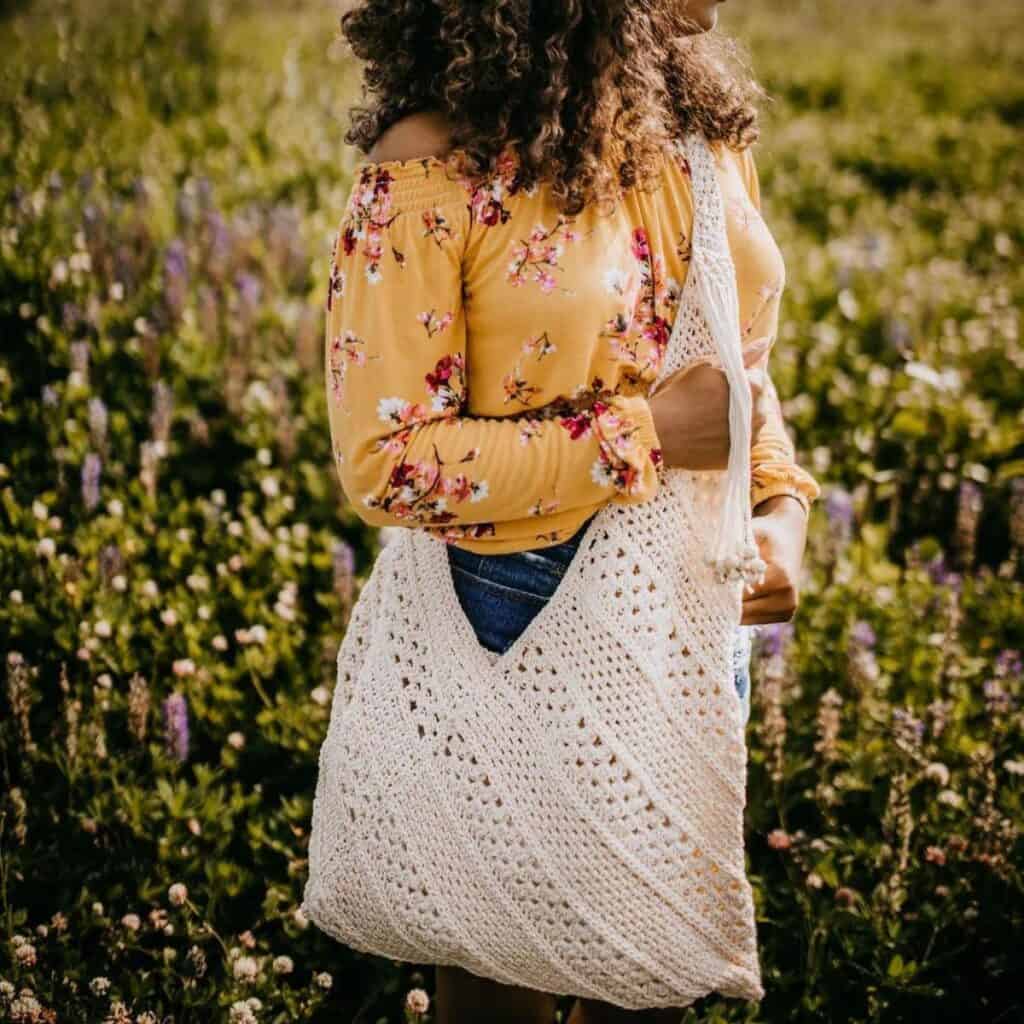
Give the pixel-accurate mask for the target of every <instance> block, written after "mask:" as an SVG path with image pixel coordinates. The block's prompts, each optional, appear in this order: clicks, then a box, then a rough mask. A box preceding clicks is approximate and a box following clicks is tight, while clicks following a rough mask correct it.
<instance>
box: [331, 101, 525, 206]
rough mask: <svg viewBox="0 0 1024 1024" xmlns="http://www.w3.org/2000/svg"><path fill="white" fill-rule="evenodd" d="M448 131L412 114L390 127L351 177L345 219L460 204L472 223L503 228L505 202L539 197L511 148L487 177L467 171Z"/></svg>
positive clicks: (433, 119) (430, 118) (432, 118)
mask: <svg viewBox="0 0 1024 1024" xmlns="http://www.w3.org/2000/svg"><path fill="white" fill-rule="evenodd" d="M449 138H450V136H449V132H448V130H447V126H446V125H445V123H444V122H443V120H440V119H439V118H437V117H436V116H433V115H426V114H425V115H422V116H421V115H419V114H411V115H408V116H406V117H404V118H402V119H401V120H400V121H398V122H396V123H395V124H394V125H392V127H391V128H389V129H388V131H387V132H385V133H384V135H382V136H381V138H380V139H379V140H378V142H377V144H376V145H374V147H373V148H372V149H371V150H370V152H369V153H368V154H367V157H366V158H365V159H363V160H360V161H358V162H357V163H356V164H355V166H354V168H353V172H352V179H353V180H352V192H351V194H350V196H349V201H348V203H347V204H346V216H348V215H351V214H353V213H355V214H358V213H359V211H361V210H365V209H366V208H367V207H368V206H369V205H373V206H374V207H375V208H377V209H380V207H381V206H382V205H383V206H385V207H387V208H388V209H390V210H392V211H393V212H394V213H396V214H397V213H401V212H408V211H415V212H425V211H429V210H430V209H431V208H432V207H434V206H438V205H441V206H443V205H445V204H451V205H458V206H460V207H462V208H463V209H465V211H466V212H467V215H468V216H469V217H470V219H471V221H472V222H479V223H481V224H483V225H485V226H489V225H491V224H494V223H498V222H500V223H505V222H506V221H507V220H508V219H509V217H510V213H511V211H510V209H509V207H508V205H507V204H506V202H505V200H507V199H510V198H511V197H529V196H534V195H536V194H537V188H536V186H530V185H528V184H527V183H526V182H524V181H523V180H522V179H521V177H520V173H519V170H520V168H519V161H518V157H517V154H516V150H515V147H514V146H513V145H512V144H511V143H510V144H509V145H507V146H506V147H504V149H502V151H501V152H500V153H499V154H498V157H497V159H496V160H495V162H494V166H493V168H491V169H489V170H488V171H487V172H485V173H484V174H475V175H474V174H471V173H469V171H468V169H467V168H468V163H467V158H468V154H467V152H466V151H465V150H464V149H462V148H460V147H450V146H449Z"/></svg>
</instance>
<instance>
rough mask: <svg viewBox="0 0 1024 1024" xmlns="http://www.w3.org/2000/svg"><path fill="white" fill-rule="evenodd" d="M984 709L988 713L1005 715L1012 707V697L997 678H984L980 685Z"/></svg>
mask: <svg viewBox="0 0 1024 1024" xmlns="http://www.w3.org/2000/svg"><path fill="white" fill-rule="evenodd" d="M982 691H983V692H984V694H985V710H986V711H988V713H989V714H990V715H1005V714H1006V713H1007V712H1008V711H1009V710H1010V709H1011V708H1012V707H1013V697H1011V696H1010V692H1009V691H1008V690H1007V689H1006V687H1004V686H1003V684H1002V683H1001V682H1000V681H999V680H998V679H986V680H985V682H984V684H983V685H982Z"/></svg>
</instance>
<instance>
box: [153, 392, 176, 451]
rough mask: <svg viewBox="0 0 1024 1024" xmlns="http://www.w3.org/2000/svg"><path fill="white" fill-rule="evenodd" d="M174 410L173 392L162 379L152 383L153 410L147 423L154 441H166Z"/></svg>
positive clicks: (169, 432)
mask: <svg viewBox="0 0 1024 1024" xmlns="http://www.w3.org/2000/svg"><path fill="white" fill-rule="evenodd" d="M173 412H174V392H173V391H172V390H171V387H170V385H169V384H168V383H167V382H166V381H165V380H163V379H160V380H158V381H157V382H156V383H155V384H154V385H153V411H152V412H151V413H150V417H149V423H150V429H151V431H152V433H153V440H154V441H164V442H166V441H167V439H168V437H170V434H171V416H172V414H173Z"/></svg>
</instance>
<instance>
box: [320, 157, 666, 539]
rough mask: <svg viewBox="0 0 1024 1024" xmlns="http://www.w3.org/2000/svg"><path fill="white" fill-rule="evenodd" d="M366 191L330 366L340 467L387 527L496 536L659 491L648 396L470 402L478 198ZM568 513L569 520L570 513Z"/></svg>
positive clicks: (345, 258)
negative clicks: (497, 529) (468, 268)
mask: <svg viewBox="0 0 1024 1024" xmlns="http://www.w3.org/2000/svg"><path fill="white" fill-rule="evenodd" d="M363 189H364V191H363V193H362V194H359V186H357V189H356V192H357V195H356V199H355V201H354V202H350V204H349V206H348V207H347V209H346V213H345V215H344V217H343V219H342V222H341V225H340V227H339V229H338V233H337V236H336V238H335V244H334V249H333V252H332V257H331V266H330V281H329V284H328V296H327V317H326V324H327V331H326V344H325V368H326V384H327V398H328V413H329V421H330V430H331V440H332V449H333V454H334V461H335V464H336V466H337V470H338V472H339V475H340V479H341V483H342V487H343V489H344V491H345V493H346V495H347V497H348V499H349V501H350V502H351V504H352V507H353V509H354V510H355V511H356V513H357V514H358V515H359V516H360V518H361V519H363V520H364V521H365V522H367V523H369V524H371V525H374V526H405V527H418V528H426V529H430V530H432V531H434V532H437V533H441V534H445V535H446V536H447V537H449V538H454V537H458V536H461V537H477V538H479V537H485V536H487V535H489V534H490V533H492V532H493V524H495V523H498V522H509V521H513V520H524V519H527V518H535V519H539V520H540V522H538V523H537V524H536V526H535V531H536V532H539V531H542V530H543V529H544V519H545V517H550V518H551V520H552V522H554V521H564V520H565V513H566V512H568V511H569V510H572V509H577V510H578V509H582V508H587V509H589V510H593V509H596V508H597V507H599V506H600V505H601V504H603V503H604V502H605V501H616V502H622V503H627V504H629V503H637V502H643V501H646V500H648V499H650V498H651V497H652V496H653V494H654V493H655V491H656V489H657V486H658V481H659V476H658V472H659V470H658V467H659V465H660V458H661V451H660V447H659V444H658V438H657V434H656V432H655V428H654V421H653V418H652V415H651V410H650V406H649V405H648V402H647V399H646V396H644V395H642V394H632V395H623V394H614V393H611V392H607V391H604V390H600V389H597V390H595V389H593V388H588V389H586V390H585V391H582V390H581V392H580V393H579V394H578V395H575V396H566V400H565V401H563V402H560V403H557V404H555V403H553V404H551V405H550V406H549V407H546V408H544V407H542V408H540V409H537V410H531V411H530V412H528V413H518V414H515V415H511V416H507V417H480V416H473V415H470V414H469V413H468V412H467V408H468V400H469V396H468V391H467V385H466V380H467V375H466V369H467V328H466V317H465V311H464V308H463V293H464V288H465V287H466V282H464V281H463V275H462V266H463V254H464V250H465V247H466V244H467V237H468V234H469V231H470V227H471V219H470V212H469V210H468V208H467V205H466V203H465V198H464V197H463V196H461V195H460V194H458V193H455V192H453V191H449V192H447V193H445V194H443V195H441V196H440V197H439V196H437V195H435V196H432V197H429V201H427V200H426V199H425V198H424V196H423V194H422V193H421V194H419V195H418V196H416V197H413V198H412V200H411V201H409V202H403V203H401V204H399V203H398V202H396V201H395V199H394V196H393V195H391V194H389V192H388V189H387V188H385V189H383V190H381V188H380V178H379V176H378V178H377V180H376V181H375V182H374V181H373V180H371V178H365V177H364V186H363ZM559 517H561V519H560V520H559Z"/></svg>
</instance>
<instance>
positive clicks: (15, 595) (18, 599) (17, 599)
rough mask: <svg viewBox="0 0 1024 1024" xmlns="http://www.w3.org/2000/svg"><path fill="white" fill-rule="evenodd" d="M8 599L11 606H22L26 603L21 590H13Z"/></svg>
mask: <svg viewBox="0 0 1024 1024" xmlns="http://www.w3.org/2000/svg"><path fill="white" fill-rule="evenodd" d="M7 597H8V599H9V600H10V602H11V604H22V603H23V601H24V595H23V594H22V593H21V591H20V590H12V591H11V592H10V593H9V594H8V595H7Z"/></svg>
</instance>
